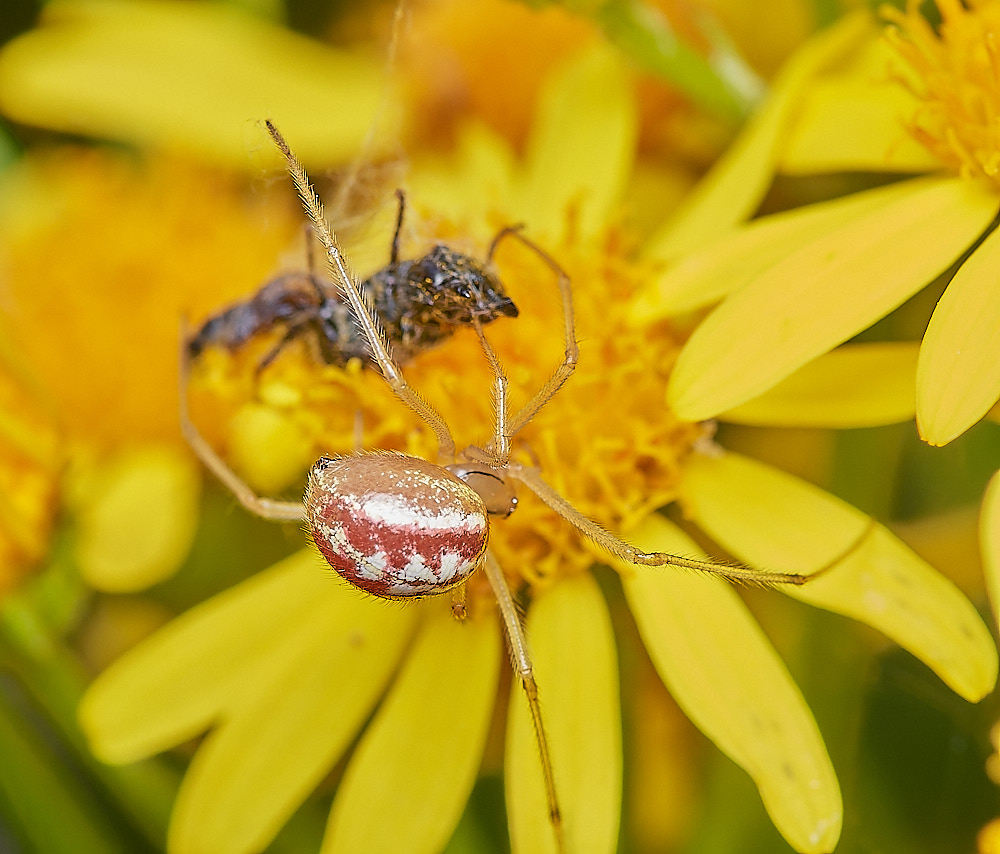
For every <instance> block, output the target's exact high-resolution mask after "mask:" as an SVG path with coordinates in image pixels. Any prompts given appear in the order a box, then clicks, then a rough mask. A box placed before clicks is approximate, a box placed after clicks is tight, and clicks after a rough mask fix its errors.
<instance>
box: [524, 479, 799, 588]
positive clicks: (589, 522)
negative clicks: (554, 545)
mask: <svg viewBox="0 0 1000 854" xmlns="http://www.w3.org/2000/svg"><path fill="white" fill-rule="evenodd" d="M507 471H508V473H509V474H510V475H511V476H512V477H514V478H516V479H517V480H519V481H521V482H522V483H523V484H524V485H525V486H527V487H528V488H529V489H530V490H531V491H532V492H534V493H535V495H537V496H538V497H539V498H540V499H541V500H542V501H544V502H545V503H546V504H547V505H548V506H549V507H551V508H552V509H553V510H555V511H556V513H558V514H559V515H560V516H562V517H563V519H565V520H566V521H567V522H569V523H570V524H571V525H573V526H574V527H575V528H577V529H578V530H579V531H580V532H581V533H582V534H584V535H585V536H587V537H590V539H592V540H593V541H594V542H595V543H597V544H598V545H599V546H601V547H602V548H605V549H607V550H608V551H609V552H611V554H613V555H614V556H615V557H617V558H619V559H620V560H623V561H625V562H626V563H632V564H636V565H638V566H676V567H681V568H683V569H694V570H698V571H699V572H707V573H711V574H712V575H719V576H722V577H723V578H728V579H729V580H730V581H740V582H744V583H749V584H805V583H806V582H807V581H809V580H810V576H808V575H797V574H795V573H789V572H771V571H768V570H762V569H751V568H750V567H748V566H739V565H738V564H737V565H726V564H722V563H713V562H712V561H707V560H696V559H695V558H688V557H680V556H678V555H672V554H667V553H666V552H643V551H640V550H639V549H637V548H636V547H635V546H633V545H630V544H629V543H627V542H625V541H624V540H622V539H620V538H619V537H617V536H615V535H614V534H612V533H611V532H610V531H609V530H608V529H607V528H605V527H604V526H602V525H600V524H598V523H597V522H595V521H594V520H593V519H590V518H588V517H587V516H585V515H584V514H583V513H581V512H580V511H579V510H577V509H576V508H575V507H574V506H573V505H572V504H570V503H569V502H568V501H567V500H566V499H565V498H563V497H562V496H561V495H560V494H559V493H558V492H556V491H555V490H554V489H553V488H552V487H551V486H549V485H548V484H547V483H546V482H545V481H544V480H542V478H541V475H540V474H539V473H538V471H537V469H534V468H529V467H527V466H518V465H511V466H509V467H508V469H507Z"/></svg>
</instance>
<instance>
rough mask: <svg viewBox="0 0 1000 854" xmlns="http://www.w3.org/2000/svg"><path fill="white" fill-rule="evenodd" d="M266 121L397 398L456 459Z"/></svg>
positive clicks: (302, 175)
mask: <svg viewBox="0 0 1000 854" xmlns="http://www.w3.org/2000/svg"><path fill="white" fill-rule="evenodd" d="M265 124H266V126H267V130H268V133H270V134H271V138H272V139H273V140H274V143H275V145H277V146H278V149H279V150H280V151H281V153H282V155H283V156H284V158H285V162H286V164H287V166H288V172H289V174H290V175H291V177H292V181H293V182H294V183H295V188H296V189H297V190H298V192H299V197H300V199H301V201H302V205H303V208H304V209H305V212H306V214H307V215H308V216H309V219H310V220H311V221H312V224H313V226H315V228H316V236H317V238H318V239H319V241H320V243H322V244H323V248H324V250H325V251H326V261H327V268H328V271H329V273H330V276H331V278H332V279H333V280H334V281H335V282H336V283H337V284H338V285H339V286H340V289H341V291H342V292H343V294H344V296H345V297H347V301H348V303H349V304H350V306H351V310H352V311H353V312H354V316H355V318H357V321H358V327H359V328H360V330H361V334H362V335H364V337H365V340H366V341H367V342H368V345H369V347H370V348H371V351H372V355H373V357H374V359H375V362H376V364H377V365H378V367H379V370H380V371H381V373H382V376H383V377H385V380H386V382H388V383H389V386H390V388H391V389H392V390H393V392H394V393H395V395H396V397H398V398H399V399H400V400H401V401H403V402H404V403H405V404H406V405H407V406H409V407H410V408H411V409H412V410H413V411H414V412H416V413H417V415H419V416H420V417H421V418H422V419H423V420H424V421H425V422H426V424H427V425H428V426H429V427H430V428H431V430H433V431H434V435H435V436H436V437H437V441H438V447H439V449H440V455H441V456H442V457H443V458H445V459H448V460H453V459H454V458H455V440H454V438H452V435H451V430H449V429H448V425H447V424H446V423H445V420H444V419H443V418H442V417H441V415H440V414H439V413H438V412H437V410H435V409H434V407H432V406H431V405H430V404H429V403H427V401H425V400H424V399H423V398H422V397H421V396H420V395H419V394H418V393H417V392H416V391H415V390H414V389H413V388H412V387H411V386H410V385H409V383H407V381H406V380H405V379H404V377H403V373H402V370H401V369H400V367H399V365H398V364H397V363H396V361H395V360H394V359H393V357H392V352H391V349H390V346H389V340H388V338H386V334H385V330H384V329H383V328H382V324H381V322H380V321H379V319H378V317H377V316H376V314H375V311H374V309H373V307H372V304H371V297H370V296H369V295H368V294H367V293H366V292H362V290H361V289H360V288H359V287H358V280H357V276H356V275H355V274H354V272H353V271H352V270H351V267H350V264H349V263H348V261H347V258H346V257H345V256H344V253H343V250H342V249H341V248H340V245H339V244H338V243H337V238H336V236H335V235H334V232H333V230H332V229H331V228H330V226H329V225H328V224H327V222H326V217H325V214H324V212H323V203H322V202H321V201H320V200H319V196H318V195H317V194H316V190H315V188H314V187H313V186H312V184H311V183H310V182H309V176H308V175H307V174H306V171H305V169H304V168H303V166H302V164H301V163H300V162H299V160H298V158H297V157H296V156H295V155H294V154H293V153H292V150H291V149H290V148H289V147H288V143H287V142H285V139H284V137H283V136H282V135H281V134H280V133H279V132H278V129H277V128H276V127H275V126H274V125H273V124H271V122H270V121H267V122H265Z"/></svg>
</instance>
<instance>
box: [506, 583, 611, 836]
mask: <svg viewBox="0 0 1000 854" xmlns="http://www.w3.org/2000/svg"><path fill="white" fill-rule="evenodd" d="M527 628H528V641H529V648H530V650H531V654H532V657H533V660H534V666H535V678H536V681H537V682H538V692H539V698H540V702H541V706H542V717H543V719H544V721H545V730H546V734H547V736H548V740H549V749H550V753H551V754H552V763H553V766H554V773H555V781H556V789H557V794H558V797H559V805H560V808H561V810H562V817H563V827H564V830H565V839H566V850H567V851H572V852H573V853H574V854H598V852H609V853H610V852H612V851H615V850H616V848H617V844H618V823H619V818H620V813H621V786H622V735H621V712H620V709H619V700H618V659H617V655H616V652H615V641H614V634H613V632H612V628H611V620H610V618H609V616H608V611H607V606H606V605H605V603H604V598H603V597H602V595H601V592H600V589H599V588H598V587H597V583H596V582H595V581H594V579H593V578H592V577H591V576H590V575H578V576H575V577H573V578H568V579H565V580H562V581H560V582H559V583H558V584H557V585H556V586H554V587H553V588H551V589H550V590H548V591H546V592H545V593H544V594H543V595H541V596H539V597H538V598H537V599H536V600H535V601H534V602H533V603H532V605H531V611H530V613H529V615H528V627H527ZM506 748H507V749H506V759H505V769H506V772H505V784H506V785H505V789H506V794H507V810H508V821H509V823H510V835H511V847H512V849H513V851H514V852H515V854H517V852H524V854H543V852H547V851H553V852H554V851H555V850H556V847H555V837H554V835H553V832H552V826H551V824H550V822H549V817H548V812H547V809H546V799H545V788H544V785H543V783H542V771H541V764H540V762H539V760H538V747H537V746H536V743H535V736H534V732H533V731H532V728H531V722H530V719H529V717H528V709H527V703H526V702H525V699H524V696H523V695H522V692H521V690H520V688H518V687H517V686H515V689H514V693H513V695H512V696H511V699H510V710H509V713H508V722H507V745H506Z"/></svg>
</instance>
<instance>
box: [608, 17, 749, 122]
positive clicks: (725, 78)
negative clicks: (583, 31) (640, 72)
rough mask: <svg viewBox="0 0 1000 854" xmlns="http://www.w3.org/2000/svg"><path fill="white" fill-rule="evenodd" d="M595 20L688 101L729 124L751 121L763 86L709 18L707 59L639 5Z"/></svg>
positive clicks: (667, 23)
mask: <svg viewBox="0 0 1000 854" xmlns="http://www.w3.org/2000/svg"><path fill="white" fill-rule="evenodd" d="M594 19H595V20H596V21H597V23H598V24H599V25H600V26H601V28H602V29H603V30H604V33H605V35H606V36H607V37H608V39H609V40H610V41H611V42H612V43H614V44H615V45H616V46H617V47H618V48H619V49H620V50H621V51H622V52H623V53H624V54H626V55H627V56H628V57H629V58H630V59H632V61H633V62H635V63H636V64H637V65H638V66H640V67H641V68H643V69H645V70H646V71H650V72H652V73H653V74H656V75H657V76H659V77H662V78H663V79H665V80H667V81H669V82H670V83H672V84H673V85H674V86H675V87H677V89H679V90H680V91H681V92H683V93H684V94H685V95H686V96H687V97H688V98H690V99H691V100H692V101H694V102H695V103H696V104H698V105H699V106H701V107H704V108H705V109H706V110H708V111H710V112H712V113H714V114H715V115H717V116H719V117H720V118H723V119H726V120H728V121H740V120H742V119H744V118H746V117H747V116H748V115H749V114H750V112H751V111H752V110H753V108H754V107H755V106H756V105H757V104H758V103H759V101H760V99H761V97H762V96H763V94H764V89H765V86H764V83H763V82H762V81H761V79H760V77H758V76H757V74H756V72H754V70H753V69H752V68H750V66H749V65H747V64H746V62H745V61H744V60H743V58H742V57H741V56H740V54H739V53H738V52H737V50H736V48H735V47H734V46H733V44H732V43H731V42H730V40H729V38H728V37H727V36H726V35H725V33H724V32H723V30H722V29H721V28H720V27H719V26H718V25H716V24H715V23H714V22H712V21H711V20H710V19H708V18H707V17H706V18H705V20H704V21H703V22H702V34H703V35H704V37H705V38H706V39H707V40H708V43H709V51H708V53H707V54H702V53H701V52H699V51H697V50H695V49H694V48H692V47H691V46H690V45H688V44H687V43H685V42H684V41H682V40H681V39H680V38H678V36H677V33H676V32H674V29H673V27H672V26H671V24H670V21H668V20H667V18H666V17H665V16H664V15H662V14H661V13H660V12H659V11H657V10H656V9H654V8H652V7H650V6H648V5H646V4H645V3H642V2H640V0H609V2H607V3H605V4H604V5H603V6H601V7H600V8H599V9H597V10H596V12H595V13H594Z"/></svg>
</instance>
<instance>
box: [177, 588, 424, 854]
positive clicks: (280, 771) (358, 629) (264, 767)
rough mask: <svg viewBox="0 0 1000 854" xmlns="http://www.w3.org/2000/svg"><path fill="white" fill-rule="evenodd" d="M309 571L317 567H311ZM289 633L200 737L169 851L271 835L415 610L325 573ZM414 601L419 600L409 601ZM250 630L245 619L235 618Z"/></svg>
mask: <svg viewBox="0 0 1000 854" xmlns="http://www.w3.org/2000/svg"><path fill="white" fill-rule="evenodd" d="M317 572H319V570H318V569H317ZM326 582H327V584H328V587H329V589H330V590H331V591H332V590H334V589H336V590H338V591H339V592H338V593H337V594H333V595H332V596H331V594H330V593H327V594H325V595H326V596H330V599H331V600H332V601H329V602H327V603H322V601H321V602H320V603H316V604H326V605H327V607H325V608H323V607H312V608H311V609H310V611H309V612H308V613H307V614H305V615H304V616H303V617H302V619H301V622H300V623H298V624H297V625H291V626H286V627H285V631H286V632H287V633H288V635H290V636H294V637H293V638H291V637H290V638H289V642H286V641H285V640H284V638H281V637H274V636H272V637H271V642H272V644H276V645H277V649H276V651H275V652H274V653H271V652H270V651H269V652H268V654H267V655H264V656H262V657H261V658H259V659H258V660H257V661H255V662H253V664H252V665H251V667H250V668H249V673H248V680H247V684H245V685H242V686H240V687H239V688H238V689H237V690H236V693H235V694H234V695H233V696H232V697H230V698H228V700H227V704H226V707H225V709H224V710H223V712H222V716H221V721H220V724H219V726H218V728H217V729H216V730H215V731H214V732H212V733H211V734H210V735H209V736H208V737H207V738H206V739H205V741H204V742H203V743H202V745H201V747H200V748H199V749H198V752H197V753H196V754H195V757H194V759H193V760H192V762H191V765H190V767H189V768H188V772H187V775H186V776H185V777H184V781H183V783H182V784H181V788H180V791H179V792H178V795H177V801H176V803H175V805H174V813H173V817H172V820H171V824H170V830H169V833H168V848H169V849H170V850H171V851H174V852H177V854H252V852H255V851H260V850H262V849H263V848H264V847H266V846H267V844H268V843H269V842H270V841H271V840H272V839H273V838H274V836H275V834H276V833H277V832H278V830H280V829H281V827H282V825H284V824H285V822H286V821H287V820H288V819H289V818H290V817H291V815H292V813H293V812H294V811H295V810H296V808H297V807H298V806H299V805H300V804H301V803H302V801H303V800H305V798H306V796H307V795H308V794H309V793H310V792H311V791H312V790H313V789H314V788H315V787H316V785H317V784H318V783H319V782H320V781H321V780H322V779H323V777H324V776H326V775H327V774H328V773H329V772H330V769H331V768H332V767H333V765H334V763H336V761H337V760H338V759H339V757H340V756H341V755H342V753H343V752H344V750H346V749H347V747H348V746H349V745H350V743H351V741H352V739H353V738H354V737H355V736H356V734H357V732H358V730H359V729H360V727H361V726H362V724H363V723H364V721H365V719H366V718H367V717H368V715H369V714H370V713H371V710H372V708H373V706H374V705H375V703H376V702H377V700H378V698H379V696H380V695H381V694H382V692H383V691H384V689H385V686H386V684H387V682H388V681H389V679H390V677H391V676H392V674H393V672H394V670H395V669H396V667H397V664H398V662H399V658H400V656H401V655H402V653H403V652H404V649H405V646H406V644H407V643H408V641H409V639H410V637H411V634H412V627H413V623H414V617H415V615H416V608H415V607H408V608H400V607H399V606H398V605H395V604H394V603H390V602H384V601H381V600H377V599H374V598H373V597H370V596H360V595H358V592H357V590H354V589H348V588H347V586H346V585H344V584H339V583H337V582H336V581H334V580H333V579H330V578H329V577H328V578H327V579H326ZM417 607H419V606H417ZM248 628H249V629H250V630H252V631H256V627H255V626H253V624H252V623H250V622H249V621H248V622H245V623H244V631H245V632H246V633H248V634H249V633H250V631H248Z"/></svg>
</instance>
